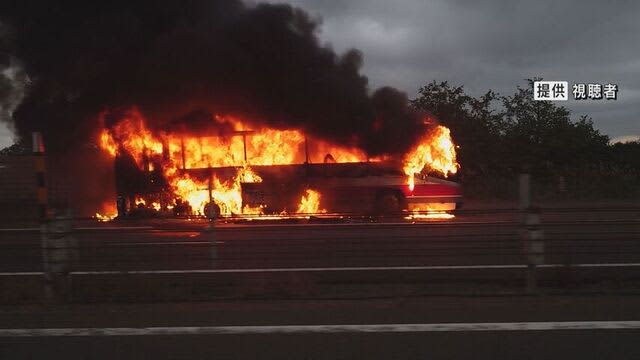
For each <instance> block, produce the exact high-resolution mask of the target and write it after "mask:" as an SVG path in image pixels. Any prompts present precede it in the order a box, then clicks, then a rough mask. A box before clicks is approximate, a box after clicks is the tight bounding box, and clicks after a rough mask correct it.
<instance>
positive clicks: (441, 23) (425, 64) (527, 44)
mask: <svg viewBox="0 0 640 360" xmlns="http://www.w3.org/2000/svg"><path fill="white" fill-rule="evenodd" d="M288 2H289V3H292V4H294V5H297V6H300V7H302V8H304V9H307V10H308V11H309V12H310V13H311V14H313V15H314V16H318V17H321V18H322V19H323V25H322V33H321V38H322V39H323V40H324V41H327V42H329V43H331V44H332V45H333V47H334V48H335V49H336V50H338V51H344V50H345V49H348V48H350V47H356V48H359V49H360V50H362V52H363V53H364V56H365V65H364V70H363V71H364V73H365V74H366V75H367V76H368V77H369V79H370V83H371V85H372V86H381V85H387V84H388V85H392V86H396V87H398V88H400V89H403V90H404V91H406V92H407V93H409V95H410V96H415V95H416V93H417V90H418V88H419V87H420V86H422V85H424V84H426V83H428V82H430V81H431V80H437V81H441V80H447V81H449V82H451V83H454V84H457V85H464V86H465V88H466V89H467V91H469V92H470V93H471V94H473V95H479V94H480V93H482V92H484V91H486V90H488V89H493V90H495V91H498V92H499V93H501V94H505V95H507V94H512V93H513V92H514V91H515V89H516V86H518V85H521V86H524V85H525V82H524V79H525V78H532V77H535V76H541V77H543V78H545V79H546V80H565V81H569V83H576V82H584V83H590V82H592V83H609V82H611V83H614V84H618V86H619V88H620V91H619V93H618V100H617V101H578V102H576V101H569V102H565V103H562V104H563V105H566V106H567V107H569V108H570V109H571V110H572V111H573V113H574V116H575V117H576V118H577V117H578V116H579V115H581V114H589V115H591V116H592V117H593V120H594V122H595V124H596V127H597V128H599V129H600V130H601V131H602V132H604V133H605V134H608V135H610V136H611V137H614V138H615V137H619V136H624V135H640V119H639V118H638V116H637V110H638V108H639V107H640V77H639V76H638V74H639V73H640V47H639V46H638V45H637V43H638V40H639V36H640V21H638V17H639V16H640V2H637V1H601V0H599V1H591V0H586V1H584V0H583V1H579V0H573V1H551V0H546V1H507V0H503V1H498V0H493V1H473V0H454V1H451V0H427V1H424V0H396V1H385V0H358V1H346V0H344V1H337V0H334V1H314V0H288Z"/></svg>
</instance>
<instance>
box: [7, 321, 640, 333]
mask: <svg viewBox="0 0 640 360" xmlns="http://www.w3.org/2000/svg"><path fill="white" fill-rule="evenodd" d="M621 329H622V330H630V329H640V321H546V322H508V323H441V324H365V325H267V326H176V327H139V328H52V329H0V337H48V336H143V335H146V336H149V335H151V336H154V335H216V334H220V335H224V334H239V335H242V334H295V333H325V334H332V333H345V332H346V333H360V332H365V333H398V332H399V333H410V332H458V331H560V330H621Z"/></svg>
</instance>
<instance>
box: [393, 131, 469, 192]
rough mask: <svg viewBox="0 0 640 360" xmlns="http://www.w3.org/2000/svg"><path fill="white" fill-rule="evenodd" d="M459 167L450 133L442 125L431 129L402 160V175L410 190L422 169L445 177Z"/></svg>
mask: <svg viewBox="0 0 640 360" xmlns="http://www.w3.org/2000/svg"><path fill="white" fill-rule="evenodd" d="M459 167H460V165H459V164H458V163H457V162H456V148H455V145H454V144H453V140H452V139H451V132H450V131H449V129H448V128H447V127H444V126H442V125H437V126H435V127H434V128H432V130H431V131H430V132H429V133H427V134H426V135H425V136H424V137H422V139H420V141H419V142H418V144H417V145H416V146H415V147H414V148H413V149H411V151H409V153H408V154H407V155H406V156H405V158H404V173H405V174H406V175H407V176H408V180H407V183H408V184H409V188H410V189H411V190H413V188H414V186H415V174H419V173H421V172H422V171H423V170H424V169H427V170H432V171H438V172H440V173H442V175H444V176H445V177H446V176H448V175H449V174H455V173H456V172H457V171H458V168H459Z"/></svg>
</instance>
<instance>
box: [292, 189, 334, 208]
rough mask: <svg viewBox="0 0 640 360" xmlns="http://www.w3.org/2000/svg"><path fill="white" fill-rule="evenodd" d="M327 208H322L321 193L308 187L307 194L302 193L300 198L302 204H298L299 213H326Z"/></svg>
mask: <svg viewBox="0 0 640 360" xmlns="http://www.w3.org/2000/svg"><path fill="white" fill-rule="evenodd" d="M325 212H327V211H326V210H320V193H319V192H317V191H315V190H311V189H308V190H307V191H306V195H302V198H301V199H300V205H298V210H297V211H296V213H298V214H318V213H325Z"/></svg>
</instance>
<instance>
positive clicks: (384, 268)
mask: <svg viewBox="0 0 640 360" xmlns="http://www.w3.org/2000/svg"><path fill="white" fill-rule="evenodd" d="M537 267H538V268H571V267H574V268H602V267H612V268H620V267H640V263H603V264H572V265H566V264H544V265H538V266H537ZM526 268H527V265H432V266H364V267H325V268H321V267H318V268H303V267H301V268H257V269H190V270H105V271H73V272H71V274H72V275H127V274H129V275H133V274H216V273H277V272H323V271H325V272H331V271H407V270H409V271H410V270H482V269H526ZM21 275H23V276H24V275H43V272H41V271H40V272H39V271H24V272H0V276H21Z"/></svg>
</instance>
